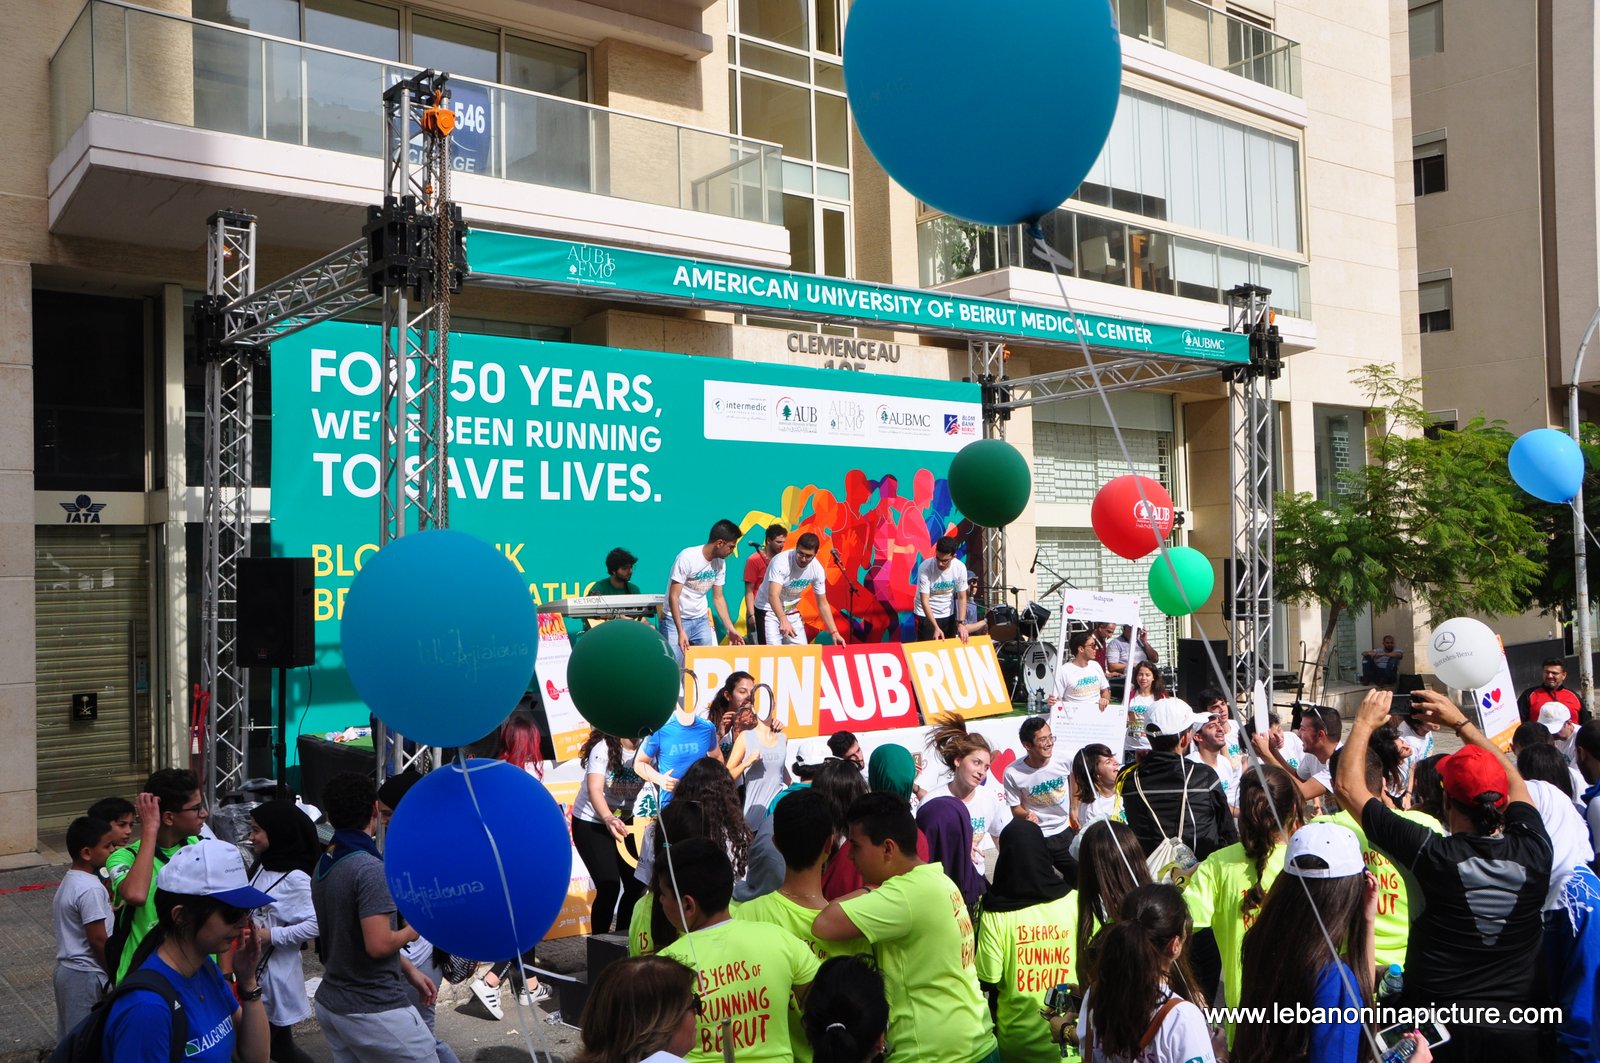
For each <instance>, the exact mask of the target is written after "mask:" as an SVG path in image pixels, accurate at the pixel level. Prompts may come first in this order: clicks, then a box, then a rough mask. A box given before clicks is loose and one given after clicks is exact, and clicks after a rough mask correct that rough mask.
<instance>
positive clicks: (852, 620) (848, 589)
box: [828, 546, 860, 642]
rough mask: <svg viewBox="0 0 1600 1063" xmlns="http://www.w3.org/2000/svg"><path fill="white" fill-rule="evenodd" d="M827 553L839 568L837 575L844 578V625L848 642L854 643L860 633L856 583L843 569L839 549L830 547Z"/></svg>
mask: <svg viewBox="0 0 1600 1063" xmlns="http://www.w3.org/2000/svg"><path fill="white" fill-rule="evenodd" d="M828 553H830V554H832V555H833V563H834V564H835V565H837V566H838V567H839V575H841V576H843V577H844V594H845V602H846V605H845V613H844V619H845V623H847V624H849V625H850V641H851V642H855V641H856V637H857V636H858V635H859V634H860V632H859V631H858V630H857V628H856V581H855V580H854V579H853V578H851V576H850V573H849V571H848V570H847V569H846V568H845V567H844V558H842V557H840V556H839V548H838V547H836V546H830V547H829V548H828Z"/></svg>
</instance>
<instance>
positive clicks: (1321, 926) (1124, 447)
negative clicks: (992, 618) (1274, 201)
mask: <svg viewBox="0 0 1600 1063" xmlns="http://www.w3.org/2000/svg"><path fill="white" fill-rule="evenodd" d="M1029 235H1030V236H1032V237H1033V242H1034V252H1035V254H1037V255H1038V256H1039V257H1040V258H1042V259H1044V260H1045V261H1046V262H1048V263H1049V264H1050V272H1051V273H1053V274H1054V275H1055V278H1056V287H1057V289H1058V290H1059V291H1060V293H1061V302H1062V303H1063V304H1064V305H1065V307H1066V311H1067V315H1068V317H1070V318H1071V319H1072V330H1073V334H1074V335H1075V336H1076V337H1077V340H1078V350H1079V351H1080V352H1081V353H1082V355H1083V360H1084V362H1085V364H1087V365H1088V367H1089V375H1090V377H1091V378H1092V379H1093V381H1094V389H1095V393H1096V394H1097V395H1099V396H1100V403H1101V405H1102V406H1103V407H1105V411H1106V417H1107V419H1108V420H1109V421H1110V423H1111V432H1112V435H1113V436H1114V437H1115V438H1116V441H1117V449H1118V450H1120V451H1121V452H1122V460H1123V462H1124V463H1125V464H1126V465H1127V466H1128V472H1129V474H1130V475H1132V477H1133V486H1134V489H1135V490H1136V491H1137V492H1138V493H1139V501H1141V502H1143V503H1144V505H1145V507H1146V510H1147V511H1148V509H1149V507H1150V500H1149V499H1148V498H1146V497H1145V493H1144V486H1143V485H1142V484H1141V483H1140V482H1139V476H1138V470H1137V469H1136V468H1135V467H1134V464H1133V455H1132V453H1131V452H1130V451H1129V450H1128V444H1127V441H1126V440H1125V439H1124V438H1123V435H1122V426H1121V424H1120V423H1119V422H1118V421H1117V414H1116V411H1115V410H1113V409H1112V407H1111V396H1110V394H1109V393H1107V391H1106V389H1105V385H1104V384H1103V383H1102V381H1101V379H1100V368H1099V366H1098V365H1097V364H1096V362H1095V360H1094V356H1093V355H1092V354H1090V353H1089V345H1088V343H1087V342H1085V341H1084V338H1083V335H1084V332H1083V328H1082V327H1081V323H1080V322H1079V320H1078V312H1077V311H1076V310H1074V309H1073V307H1072V300H1071V299H1070V298H1069V297H1068V296H1067V285H1066V282H1065V281H1064V280H1062V277H1061V269H1060V263H1061V262H1062V261H1064V259H1063V258H1062V256H1061V254H1060V253H1059V252H1057V251H1056V250H1055V249H1054V248H1052V247H1051V246H1050V245H1049V244H1048V243H1047V242H1046V241H1045V238H1044V229H1043V227H1041V226H1040V225H1039V224H1038V223H1037V222H1035V223H1034V224H1033V225H1031V226H1030V227H1029ZM1150 533H1151V535H1152V536H1153V537H1154V538H1155V541H1156V549H1157V550H1159V551H1160V552H1161V562H1162V563H1163V564H1165V565H1166V566H1167V570H1168V571H1169V572H1170V573H1171V574H1172V582H1173V584H1174V585H1176V586H1177V588H1178V595H1179V596H1180V597H1181V598H1182V599H1183V604H1184V606H1185V607H1186V608H1187V609H1188V610H1189V612H1188V614H1187V615H1188V616H1189V617H1190V619H1191V620H1192V621H1193V623H1194V626H1195V628H1196V630H1198V631H1199V632H1200V638H1201V643H1200V644H1201V645H1202V646H1203V647H1204V648H1205V651H1206V658H1207V660H1208V661H1209V662H1210V664H1211V670H1212V673H1213V674H1214V675H1215V676H1216V677H1217V680H1218V682H1219V684H1220V689H1222V690H1225V691H1229V692H1232V691H1233V690H1234V683H1230V682H1229V681H1228V680H1227V678H1226V677H1225V676H1224V675H1223V672H1222V665H1221V664H1220V663H1219V662H1218V661H1217V656H1216V654H1215V653H1214V652H1213V651H1212V648H1211V640H1210V639H1209V638H1208V637H1206V632H1205V626H1204V625H1203V624H1201V622H1200V618H1199V617H1197V616H1195V615H1194V610H1195V605H1194V603H1192V602H1191V601H1190V600H1189V593H1188V591H1187V590H1186V589H1185V588H1184V586H1183V582H1182V581H1181V580H1180V579H1179V578H1178V570H1177V567H1176V566H1175V565H1174V564H1173V563H1172V558H1171V557H1170V556H1169V555H1168V553H1167V544H1166V542H1165V541H1164V540H1163V537H1162V535H1161V531H1160V529H1159V528H1158V527H1157V526H1156V524H1155V522H1152V523H1151V526H1150ZM1236 702H1237V697H1236V696H1231V697H1229V698H1228V714H1229V716H1230V717H1233V716H1239V717H1242V716H1243V715H1244V713H1243V710H1242V709H1240V708H1239V706H1238V705H1237V703H1236ZM1240 722H1241V723H1242V720H1241V721H1240ZM1242 730H1243V729H1242V727H1241V733H1242ZM1244 746H1245V748H1244V752H1245V754H1246V757H1247V760H1248V761H1249V764H1250V767H1251V768H1252V770H1254V772H1255V773H1256V777H1257V779H1258V781H1259V782H1260V783H1261V787H1262V789H1263V790H1264V791H1266V792H1267V793H1268V794H1270V793H1271V790H1270V789H1268V788H1267V775H1266V772H1265V771H1264V770H1262V761H1261V755H1260V754H1259V753H1258V752H1257V751H1256V749H1255V745H1254V744H1253V743H1244ZM1267 807H1268V808H1270V809H1272V818H1273V820H1274V821H1275V822H1276V824H1277V827H1278V833H1279V834H1280V835H1281V836H1282V837H1283V838H1284V839H1285V840H1287V839H1288V837H1289V834H1288V830H1287V829H1286V827H1285V824H1284V822H1283V817H1282V816H1281V815H1280V814H1279V812H1278V809H1277V807H1276V806H1275V805H1274V804H1273V803H1272V801H1271V800H1268V801H1267ZM1178 828H1179V830H1180V831H1181V830H1182V828H1183V824H1181V823H1180V824H1178ZM1124 859H1126V858H1124ZM1279 877H1280V878H1281V877H1282V876H1279ZM1288 877H1290V878H1292V879H1294V880H1295V881H1296V882H1298V883H1299V884H1300V888H1301V889H1302V890H1304V891H1305V895H1306V901H1307V907H1308V908H1310V910H1311V914H1312V916H1313V917H1314V918H1315V919H1316V923H1317V929H1318V930H1319V931H1320V932H1321V934H1322V938H1323V941H1324V943H1326V944H1327V946H1328V953H1329V955H1332V956H1337V955H1338V954H1339V950H1338V949H1336V948H1335V947H1334V944H1333V935H1332V934H1330V933H1329V932H1328V926H1327V924H1326V923H1325V922H1324V921H1323V918H1322V913H1321V912H1319V911H1318V910H1317V905H1316V903H1315V901H1314V899H1313V898H1312V896H1311V888H1310V886H1308V885H1307V883H1306V880H1305V879H1303V878H1301V877H1300V876H1299V875H1290V876H1288ZM1338 974H1339V980H1340V981H1341V982H1342V983H1344V987H1345V989H1346V990H1347V991H1348V992H1349V993H1350V997H1351V999H1352V1000H1359V999H1360V997H1361V992H1360V990H1359V989H1358V988H1357V986H1356V985H1355V984H1354V981H1353V980H1352V978H1351V976H1350V975H1348V974H1346V973H1345V967H1344V965H1340V966H1339V968H1338ZM1362 1032H1363V1033H1364V1034H1365V1035H1366V1037H1367V1040H1368V1042H1369V1043H1370V1044H1371V1047H1372V1051H1373V1058H1375V1059H1381V1058H1383V1051H1384V1050H1383V1047H1382V1045H1380V1044H1379V1043H1378V1039H1377V1036H1376V1034H1374V1032H1373V1031H1372V1030H1371V1029H1370V1028H1369V1027H1367V1026H1365V1025H1363V1026H1362Z"/></svg>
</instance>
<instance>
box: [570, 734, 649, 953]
mask: <svg viewBox="0 0 1600 1063" xmlns="http://www.w3.org/2000/svg"><path fill="white" fill-rule="evenodd" d="M638 753H639V743H637V742H635V741H633V740H632V739H629V738H614V737H612V736H611V735H608V734H605V733H604V732H602V731H597V730H591V731H590V732H589V737H588V739H586V740H585V741H584V743H583V748H582V749H581V750H579V752H578V759H579V760H581V761H582V762H583V785H582V786H580V787H578V796H577V798H576V799H574V800H573V802H572V845H573V848H575V849H577V850H578V857H579V859H581V860H582V861H583V866H584V867H586V868H588V870H589V877H590V878H591V879H593V880H594V906H593V908H592V909H591V910H590V914H589V922H590V932H591V933H595V934H609V933H611V932H612V928H613V927H615V928H617V929H619V930H620V929H625V928H626V927H627V923H628V913H629V912H631V911H633V904H634V901H636V900H638V898H639V894H641V893H643V892H644V883H642V882H639V881H638V880H636V879H635V878H634V877H633V869H632V868H631V867H629V866H628V864H627V862H626V861H624V860H623V859H622V851H621V850H620V849H618V848H617V845H618V843H619V842H621V841H623V840H624V839H625V838H627V836H628V820H629V819H631V818H632V811H633V803H634V800H635V799H636V798H637V797H638V796H639V790H640V788H641V787H643V786H644V780H643V779H641V778H639V776H638V775H636V774H634V770H633V759H634V757H636V756H638ZM619 813H620V814H619ZM619 899H620V901H621V905H620V906H619V905H618V900H619Z"/></svg>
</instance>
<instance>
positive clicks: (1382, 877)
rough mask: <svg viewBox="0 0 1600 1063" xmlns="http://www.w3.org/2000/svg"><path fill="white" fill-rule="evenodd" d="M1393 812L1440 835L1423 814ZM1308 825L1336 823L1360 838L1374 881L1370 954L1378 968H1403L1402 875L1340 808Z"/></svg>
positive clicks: (1406, 902) (1405, 914)
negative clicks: (1375, 913)
mask: <svg viewBox="0 0 1600 1063" xmlns="http://www.w3.org/2000/svg"><path fill="white" fill-rule="evenodd" d="M1394 813H1395V815H1397V816H1400V817H1401V818H1402V819H1408V820H1410V821H1411V822H1413V823H1420V824H1422V825H1423V826H1424V827H1427V828H1428V829H1430V830H1432V831H1433V832H1434V833H1435V834H1443V833H1444V828H1443V827H1442V826H1440V824H1439V821H1438V820H1436V819H1434V818H1433V817H1432V816H1430V815H1428V814H1427V813H1426V812H1421V811H1418V810H1416V809H1407V810H1402V809H1398V808H1397V809H1395V810H1394ZM1311 822H1313V823H1337V824H1339V826H1341V827H1348V828H1350V830H1352V831H1354V832H1355V835H1356V837H1357V838H1358V839H1360V841H1361V855H1362V856H1363V857H1364V858H1366V861H1367V870H1368V871H1371V872H1372V874H1373V875H1374V876H1375V877H1376V878H1377V880H1378V919H1377V922H1376V923H1374V924H1373V927H1372V938H1373V945H1374V948H1373V954H1374V956H1375V958H1376V959H1377V961H1378V966H1379V967H1386V966H1388V965H1389V964H1391V963H1398V964H1399V965H1400V966H1401V967H1404V966H1405V965H1406V942H1407V940H1409V939H1410V937H1411V904H1410V889H1409V886H1408V884H1407V882H1406V872H1405V871H1404V870H1403V869H1402V868H1399V867H1396V866H1395V863H1394V861H1392V860H1390V859H1389V858H1388V857H1387V856H1385V855H1384V854H1383V852H1382V850H1379V849H1374V848H1373V847H1372V846H1370V845H1368V844H1367V834H1366V832H1365V831H1363V830H1362V829H1361V823H1360V822H1359V821H1358V820H1357V819H1356V818H1355V817H1354V816H1352V815H1351V814H1350V813H1348V812H1346V811H1344V810H1343V809H1340V810H1339V811H1338V812H1335V813H1334V814H1333V815H1331V816H1318V817H1317V818H1316V819H1314V820H1312V821H1311ZM1419 914H1420V913H1419Z"/></svg>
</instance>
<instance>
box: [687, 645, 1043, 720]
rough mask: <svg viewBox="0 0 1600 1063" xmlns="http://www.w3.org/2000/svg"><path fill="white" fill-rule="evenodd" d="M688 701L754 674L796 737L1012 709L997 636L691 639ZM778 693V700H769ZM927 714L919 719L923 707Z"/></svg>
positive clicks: (699, 704)
mask: <svg viewBox="0 0 1600 1063" xmlns="http://www.w3.org/2000/svg"><path fill="white" fill-rule="evenodd" d="M686 661H687V664H688V667H689V668H690V670H692V671H693V672H694V673H695V674H694V676H685V677H684V692H683V693H684V703H685V704H688V705H693V706H694V707H695V708H696V709H697V710H699V711H701V712H704V711H705V710H706V709H707V708H708V707H709V706H710V704H711V699H712V698H714V697H716V694H717V691H718V690H720V689H722V684H723V683H724V682H726V680H727V678H728V676H729V675H731V674H733V673H734V672H749V673H750V674H751V675H753V676H755V679H756V682H757V683H758V684H762V683H764V684H766V686H767V688H769V689H770V690H771V691H772V693H771V694H768V692H767V690H758V691H757V693H756V702H757V704H756V709H757V711H758V712H760V713H761V714H762V715H765V714H766V713H767V711H768V709H769V706H770V707H771V708H772V709H773V710H774V711H775V713H776V715H777V718H778V719H779V720H781V721H783V724H784V733H785V734H787V735H789V736H790V737H791V738H810V737H814V736H818V735H831V734H833V733H835V732H836V731H880V730H887V729H889V728H895V727H915V726H918V725H919V724H920V723H922V722H923V721H924V720H928V719H932V718H933V717H935V716H943V715H948V714H952V713H953V714H955V715H958V716H961V717H962V718H964V719H968V720H977V719H982V718H983V717H986V716H997V715H1002V714H1005V713H1009V712H1010V711H1011V699H1010V698H1009V697H1007V695H1006V685H1005V679H1004V678H1003V677H1002V676H1001V674H1000V662H999V660H998V659H997V658H996V657H995V652H994V643H993V642H991V641H990V640H989V638H988V637H987V636H979V637H976V638H973V639H970V640H969V641H967V642H966V643H962V642H961V641H960V640H958V639H943V640H940V641H933V642H910V643H904V644H899V643H874V644H870V645H862V646H691V647H690V648H689V652H688V655H687V657H686ZM769 699H770V700H769ZM919 709H920V710H921V711H920V717H919V712H918V710H919Z"/></svg>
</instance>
